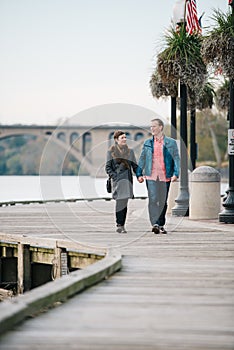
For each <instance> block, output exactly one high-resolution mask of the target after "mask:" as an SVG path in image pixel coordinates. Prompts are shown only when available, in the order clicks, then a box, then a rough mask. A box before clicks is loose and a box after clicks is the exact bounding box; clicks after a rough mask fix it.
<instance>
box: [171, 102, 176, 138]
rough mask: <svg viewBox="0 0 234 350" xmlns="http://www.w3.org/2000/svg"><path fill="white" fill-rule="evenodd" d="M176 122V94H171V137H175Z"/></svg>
mask: <svg viewBox="0 0 234 350" xmlns="http://www.w3.org/2000/svg"><path fill="white" fill-rule="evenodd" d="M176 131H177V123H176V96H171V137H172V138H173V139H176V138H177V132H176Z"/></svg>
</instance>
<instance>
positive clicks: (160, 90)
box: [150, 71, 178, 98]
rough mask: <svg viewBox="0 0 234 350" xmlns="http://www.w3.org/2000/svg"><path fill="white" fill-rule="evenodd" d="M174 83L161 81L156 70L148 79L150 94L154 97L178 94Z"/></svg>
mask: <svg viewBox="0 0 234 350" xmlns="http://www.w3.org/2000/svg"><path fill="white" fill-rule="evenodd" d="M177 85H178V84H176V83H174V82H172V83H163V82H162V79H161V77H160V75H159V74H158V72H157V71H155V73H153V74H152V76H151V79H150V89H151V93H152V96H153V97H155V98H160V97H167V96H172V97H176V96H177V95H178V88H177Z"/></svg>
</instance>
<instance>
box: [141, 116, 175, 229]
mask: <svg viewBox="0 0 234 350" xmlns="http://www.w3.org/2000/svg"><path fill="white" fill-rule="evenodd" d="M163 128H164V123H163V121H162V120H161V119H153V120H151V132H152V135H153V137H152V138H151V139H147V140H146V141H145V142H144V145H143V147H142V151H141V155H140V158H139V162H138V168H137V172H136V176H137V179H138V181H139V182H140V183H142V182H143V181H144V179H146V186H147V190H148V197H149V204H148V210H149V218H150V222H151V225H152V232H154V233H155V234H158V233H160V232H161V233H167V231H166V230H165V228H164V225H165V221H166V219H165V216H166V211H167V197H168V191H169V188H170V183H171V182H174V181H176V180H177V179H178V177H179V170H180V158H179V152H178V147H177V144H176V141H175V140H174V139H172V138H170V137H167V136H165V135H164V133H163ZM143 171H144V176H143Z"/></svg>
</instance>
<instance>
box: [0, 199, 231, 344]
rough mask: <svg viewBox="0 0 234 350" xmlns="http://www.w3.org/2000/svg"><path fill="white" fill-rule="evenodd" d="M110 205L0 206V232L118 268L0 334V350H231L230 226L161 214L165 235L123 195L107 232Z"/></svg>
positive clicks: (142, 203) (141, 203)
mask: <svg viewBox="0 0 234 350" xmlns="http://www.w3.org/2000/svg"><path fill="white" fill-rule="evenodd" d="M113 211H114V202H113V201H111V202H110V201H92V202H79V203H67V204H65V203H48V204H46V205H43V204H40V205H39V204H33V205H27V206H24V205H22V206H14V207H2V208H1V210H0V220H1V228H0V230H1V231H2V232H4V233H8V234H19V235H26V236H30V237H42V238H46V237H48V238H54V239H66V240H68V241H69V242H76V243H79V244H82V245H83V246H86V247H92V248H95V247H96V248H99V249H110V250H112V249H114V250H118V251H119V252H120V253H121V254H122V269H121V270H120V271H119V272H117V273H116V274H114V275H113V276H112V277H110V278H108V279H106V280H104V281H103V282H101V283H99V284H97V285H95V286H93V287H91V288H89V289H88V290H86V291H85V292H83V293H80V294H77V295H76V296H74V297H73V298H71V299H69V300H68V301H67V302H66V303H60V304H59V305H58V306H57V307H55V308H53V309H51V310H48V311H47V312H45V313H41V314H39V315H37V317H31V318H30V319H28V320H27V321H25V322H24V323H22V324H20V325H18V326H17V327H15V329H13V330H11V331H9V332H7V333H6V334H5V335H3V336H2V337H1V338H0V348H1V350H9V349H26V350H27V349H48V350H49V349H58V350H62V349H79V350H88V349H89V350H107V349H108V350H117V349H118V350H120V349H121V350H133V349H134V350H137V349H139V350H145V349H146V350H158V349H160V350H165V349H173V350H177V349H178V350H179V349H180V350H181V349H186V350H195V349H196V350H198V349H200V350H206V349H209V350H211V349H212V350H216V349H220V350H225V349H232V350H233V349H234V277H233V276H234V225H225V224H221V223H218V222H217V221H216V220H211V221H192V220H189V219H188V218H175V217H168V221H167V223H168V224H167V228H168V231H169V233H168V234H167V235H154V234H152V232H150V226H149V220H148V214H147V201H146V200H132V201H130V203H129V212H128V219H127V230H128V233H127V234H117V233H116V232H115V228H114V215H113ZM51 283H52V284H53V282H51ZM51 288H52V287H51Z"/></svg>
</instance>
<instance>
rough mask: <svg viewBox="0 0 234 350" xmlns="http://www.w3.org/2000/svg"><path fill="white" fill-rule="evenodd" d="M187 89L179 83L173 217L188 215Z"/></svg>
mask: <svg viewBox="0 0 234 350" xmlns="http://www.w3.org/2000/svg"><path fill="white" fill-rule="evenodd" d="M187 144H188V140H187V88H186V85H185V84H182V83H180V159H181V162H180V170H181V171H180V193H179V195H178V197H177V198H176V200H175V202H176V205H175V207H174V208H172V215H174V216H188V215H189V191H188V153H187Z"/></svg>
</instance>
